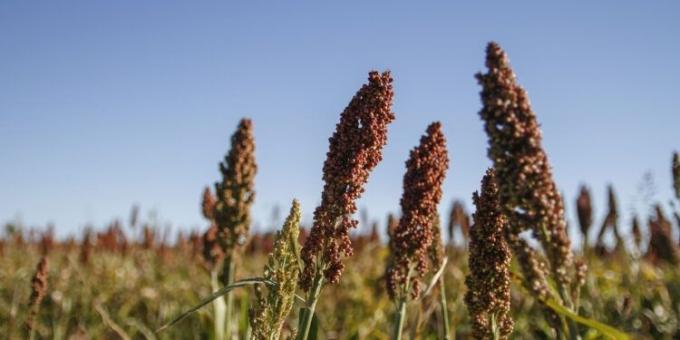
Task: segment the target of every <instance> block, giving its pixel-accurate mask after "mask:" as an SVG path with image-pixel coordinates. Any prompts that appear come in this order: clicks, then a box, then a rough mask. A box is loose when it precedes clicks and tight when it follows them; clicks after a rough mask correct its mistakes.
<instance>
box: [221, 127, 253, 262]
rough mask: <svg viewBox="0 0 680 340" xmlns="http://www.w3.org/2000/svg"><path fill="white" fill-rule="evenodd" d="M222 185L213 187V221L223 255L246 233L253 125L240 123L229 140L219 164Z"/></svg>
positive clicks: (250, 180)
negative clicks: (214, 201) (225, 153)
mask: <svg viewBox="0 0 680 340" xmlns="http://www.w3.org/2000/svg"><path fill="white" fill-rule="evenodd" d="M220 172H221V173H222V181H221V182H218V183H216V184H215V192H216V194H217V202H216V203H215V210H214V219H215V223H216V224H217V229H218V230H219V236H218V239H219V242H220V246H221V247H222V249H223V251H224V252H225V253H226V254H231V253H232V251H233V249H234V248H235V247H237V246H241V245H243V244H244V243H245V241H246V238H247V236H248V231H249V229H250V220H251V217H250V207H251V205H252V204H253V201H254V200H255V182H254V180H255V174H256V173H257V164H255V139H254V137H253V123H252V121H251V120H250V119H245V118H244V119H242V120H241V121H240V122H239V124H238V128H237V129H236V132H234V134H233V135H232V136H231V149H230V150H229V153H228V154H227V155H226V157H225V159H224V161H223V162H222V163H220Z"/></svg>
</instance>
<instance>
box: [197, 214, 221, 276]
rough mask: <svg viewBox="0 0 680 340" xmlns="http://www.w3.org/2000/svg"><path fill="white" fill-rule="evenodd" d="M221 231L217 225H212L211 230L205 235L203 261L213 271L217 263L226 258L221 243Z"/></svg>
mask: <svg viewBox="0 0 680 340" xmlns="http://www.w3.org/2000/svg"><path fill="white" fill-rule="evenodd" d="M218 236H219V230H218V229H217V226H216V225H215V224H211V225H210V228H208V230H206V231H205V233H204V234H203V242H202V243H203V260H204V261H205V263H206V264H207V266H208V269H213V268H214V267H215V265H216V264H217V263H219V262H220V260H222V258H223V257H224V251H223V249H222V247H221V246H220V242H219V237H218Z"/></svg>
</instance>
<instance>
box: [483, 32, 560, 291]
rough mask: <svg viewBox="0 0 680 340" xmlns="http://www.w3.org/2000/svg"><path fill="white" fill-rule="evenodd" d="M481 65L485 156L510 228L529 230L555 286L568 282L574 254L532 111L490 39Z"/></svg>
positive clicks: (512, 74) (527, 100)
mask: <svg viewBox="0 0 680 340" xmlns="http://www.w3.org/2000/svg"><path fill="white" fill-rule="evenodd" d="M486 66H487V68H488V71H487V73H484V74H482V73H478V74H477V76H476V77H477V80H478V81H479V83H480V85H481V86H482V92H481V100H482V105H483V107H482V110H481V111H480V112H479V114H480V116H481V118H482V120H484V122H485V124H484V128H485V130H486V133H487V135H488V136H489V149H488V155H489V158H490V159H491V160H492V161H493V163H494V168H495V171H496V177H497V179H498V186H499V197H500V202H501V205H502V209H503V212H504V213H505V215H506V216H508V218H509V223H510V228H511V229H513V231H514V233H516V234H518V233H520V232H521V231H522V230H524V229H527V228H531V229H532V231H533V235H534V237H536V238H537V239H538V240H539V241H540V243H541V245H542V247H543V249H544V250H545V253H546V255H547V258H548V260H549V262H550V269H551V271H552V274H553V277H554V279H555V281H556V282H557V283H558V286H561V287H568V286H569V282H570V281H571V277H570V273H569V272H570V271H572V270H573V254H572V251H571V241H570V240H569V237H568V235H567V230H566V221H565V219H564V205H563V204H564V203H563V201H562V197H561V195H560V194H559V192H558V191H557V187H556V185H555V182H554V181H553V178H552V170H551V167H550V164H549V162H548V157H547V155H546V153H545V151H544V150H543V147H542V145H541V139H542V137H541V131H540V129H539V124H538V121H537V120H536V115H535V114H534V112H533V111H532V109H531V105H530V103H529V97H528V96H527V93H526V91H524V89H523V88H522V87H520V86H519V85H518V84H517V80H516V77H515V74H514V72H513V71H512V68H511V67H510V62H509V60H508V57H507V55H506V54H505V52H504V51H503V50H502V49H501V47H500V46H499V45H498V44H496V43H494V42H492V43H489V45H488V46H487V50H486Z"/></svg>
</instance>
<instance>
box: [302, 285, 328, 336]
mask: <svg viewBox="0 0 680 340" xmlns="http://www.w3.org/2000/svg"><path fill="white" fill-rule="evenodd" d="M322 286H323V274H321V273H317V274H316V277H315V278H314V285H313V287H312V289H311V290H310V291H309V294H308V296H307V305H306V306H305V308H304V309H303V313H302V315H301V317H302V320H301V321H300V327H299V329H298V336H297V340H307V337H308V336H309V329H310V328H311V326H312V320H313V319H314V310H315V309H316V302H317V301H318V299H319V295H320V293H321V287H322Z"/></svg>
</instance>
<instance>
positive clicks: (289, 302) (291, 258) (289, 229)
mask: <svg viewBox="0 0 680 340" xmlns="http://www.w3.org/2000/svg"><path fill="white" fill-rule="evenodd" d="M301 215H302V213H301V210H300V204H299V203H298V201H297V200H294V201H293V204H292V207H291V209H290V213H289V215H288V217H287V218H286V221H285V222H284V224H283V228H282V229H281V231H280V232H278V233H277V235H276V240H275V241H274V249H273V250H272V252H271V253H270V254H269V261H268V263H267V266H266V268H265V270H264V278H265V279H267V280H269V281H272V282H273V283H274V284H275V285H274V286H269V287H267V295H266V296H265V295H263V293H262V291H256V295H257V299H256V300H255V305H254V306H253V309H251V311H250V313H251V318H250V324H251V327H252V330H253V338H254V339H279V337H280V333H281V329H282V328H283V324H284V322H285V320H286V316H287V315H288V313H290V310H291V308H293V304H294V302H295V290H296V289H297V281H298V276H299V273H300V263H299V262H298V256H299V254H298V252H299V245H298V237H299V234H300V218H301Z"/></svg>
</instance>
